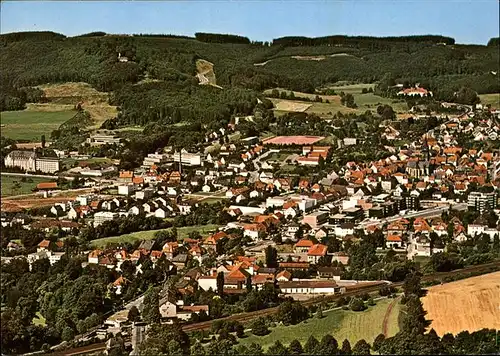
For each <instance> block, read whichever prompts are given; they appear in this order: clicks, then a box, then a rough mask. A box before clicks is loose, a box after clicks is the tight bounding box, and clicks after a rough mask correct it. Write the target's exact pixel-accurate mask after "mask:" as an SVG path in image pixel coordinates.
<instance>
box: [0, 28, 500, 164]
mask: <svg viewBox="0 0 500 356" xmlns="http://www.w3.org/2000/svg"><path fill="white" fill-rule="evenodd" d="M498 46H499V44H498V38H494V39H491V40H490V41H489V43H488V45H487V46H482V45H459V44H455V41H454V39H452V38H448V37H443V36H406V37H387V38H375V37H348V36H327V37H321V38H306V37H283V38H278V39H275V40H274V41H272V42H271V43H262V42H252V41H250V40H249V39H248V38H246V37H241V36H235V35H224V34H209V33H196V34H195V37H194V38H190V37H186V36H175V35H162V34H150V35H148V34H135V35H130V36H129V35H110V34H106V33H104V32H92V33H88V34H83V35H80V36H77V37H66V36H64V35H61V34H57V33H53V32H24V33H10V34H4V35H0V61H1V62H2V63H4V70H3V71H1V72H0V85H1V86H2V91H1V92H0V110H1V111H4V110H22V109H24V108H25V106H26V105H25V104H26V103H29V102H43V101H45V100H46V99H45V97H44V94H43V92H42V91H41V90H39V89H36V86H38V85H41V84H46V83H64V82H86V83H89V84H91V85H92V86H93V87H95V88H96V89H98V90H100V91H104V92H109V93H110V94H111V95H110V99H109V100H110V104H113V105H116V106H117V107H118V110H119V114H118V116H117V118H116V120H109V121H107V122H106V123H105V125H104V126H103V127H104V128H109V129H113V128H117V127H119V126H128V125H141V126H144V127H145V128H146V129H145V131H144V135H145V136H148V135H149V136H150V137H141V136H138V137H137V138H136V140H135V141H137V143H140V144H143V147H149V148H150V149H154V148H158V143H159V142H161V143H162V144H163V143H166V142H168V143H169V144H175V145H181V146H184V145H188V144H189V143H190V142H200V141H201V140H203V137H204V136H203V135H204V133H205V132H206V131H207V130H212V129H218V128H220V127H227V124H228V123H229V122H230V120H231V118H232V117H234V116H235V115H251V114H255V113H256V112H257V111H259V110H260V111H261V113H263V115H262V116H263V117H265V118H266V119H268V118H271V119H272V117H271V116H270V115H269V114H268V113H266V111H268V109H269V107H268V105H267V103H266V104H265V105H263V104H259V101H260V102H262V101H264V98H263V95H262V94H261V93H262V91H263V90H264V89H269V88H276V87H280V88H285V89H289V90H294V91H300V92H308V93H314V92H316V91H317V90H319V89H321V88H325V87H327V86H328V85H329V84H332V83H336V82H340V81H348V82H357V83H377V84H378V85H377V86H376V90H377V92H376V94H377V95H384V96H390V93H389V90H388V88H390V86H393V85H394V84H396V83H409V84H410V85H413V84H415V83H420V84H421V86H423V87H425V88H427V89H430V90H432V91H433V93H434V97H435V98H437V99H438V100H446V101H459V100H460V97H459V96H457V95H456V93H460V92H464V93H469V92H471V91H473V92H476V93H478V94H482V93H497V92H500V81H499V78H498V75H499V72H500V70H499V60H500V55H499V47H498ZM198 59H204V60H206V61H209V62H211V63H213V65H214V68H213V70H214V73H215V77H216V82H217V85H218V86H221V87H222V89H221V88H217V87H212V86H200V85H199V84H198V79H197V78H196V76H195V75H196V73H197V67H196V63H197V60H198ZM464 88H466V89H465V90H464ZM475 98H477V97H476V96H475ZM259 105H260V107H259ZM261 121H262V120H261ZM268 121H269V120H268ZM261 124H264V123H263V122H260V123H258V125H256V126H257V127H256V128H249V130H255V129H258V126H262V125H261ZM179 126H183V127H182V128H179ZM264 126H265V125H264ZM62 129H64V128H62ZM72 129H73V130H74V131H75V132H70V134H71V135H74V136H75V137H76V136H78V135H80V133H77V132H76V130H77V128H72ZM190 130H192V131H190ZM63 131H64V130H62V131H61V132H63ZM66 131H68V130H66ZM243 131H245V130H243ZM247 131H248V130H247ZM283 131H287V130H285V129H284V130H283ZM313 131H314V130H313ZM56 134H57V132H56ZM77 134H78V135H77ZM71 135H64V134H62V135H61V136H62V137H70V136H71ZM80 136H81V135H80ZM80 136H78V137H80ZM81 137H83V136H81ZM54 138H55V139H57V137H54ZM80 141H81V139H80ZM134 146H136V147H139V146H138V145H134ZM132 153H133V155H135V157H137V159H140V157H141V156H142V155H144V154H146V153H148V152H146V151H145V150H144V149H140V154H136V153H137V151H135V150H132ZM134 161H135V160H134Z"/></svg>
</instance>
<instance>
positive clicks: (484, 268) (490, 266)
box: [53, 261, 500, 356]
mask: <svg viewBox="0 0 500 356" xmlns="http://www.w3.org/2000/svg"><path fill="white" fill-rule="evenodd" d="M499 269H500V261H495V262H490V263H486V264H483V265H478V266H470V267H466V268H463V269H459V270H454V271H450V272H436V273H433V274H429V275H425V276H422V281H424V282H425V281H432V280H442V279H444V278H446V277H451V276H454V275H457V274H464V273H488V272H493V271H495V270H499ZM402 285H403V282H397V283H391V284H387V283H385V282H374V283H372V284H369V285H365V286H361V287H359V288H350V289H348V290H347V291H346V292H345V293H343V294H336V295H331V296H322V297H315V298H312V299H308V300H305V301H302V302H300V303H302V304H303V305H304V306H310V305H315V304H320V303H323V302H331V301H335V300H338V299H339V298H341V297H349V296H354V295H357V294H360V293H372V292H377V291H379V290H380V289H381V288H382V287H384V286H393V287H401V286H402ZM277 310H278V307H272V308H267V309H262V310H258V311H254V312H247V313H241V314H235V315H231V316H228V317H224V318H219V319H215V320H226V321H227V320H231V321H239V322H240V323H246V322H249V321H252V320H253V319H256V318H258V317H264V316H268V315H272V314H275V313H276V312H277ZM215 320H209V321H203V322H199V323H195V324H186V325H183V327H182V329H183V330H184V331H185V332H187V333H189V332H194V331H203V330H209V329H210V328H211V327H212V323H213V322H214V321H215ZM105 349H106V345H105V343H98V344H92V345H87V346H82V347H78V348H73V349H68V350H64V351H57V352H54V353H53V354H54V355H65V356H74V355H81V354H86V353H90V352H97V351H103V350H105Z"/></svg>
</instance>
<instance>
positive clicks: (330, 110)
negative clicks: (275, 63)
mask: <svg viewBox="0 0 500 356" xmlns="http://www.w3.org/2000/svg"><path fill="white" fill-rule="evenodd" d="M330 88H331V89H334V90H335V92H336V93H337V94H340V92H342V91H343V92H344V93H346V94H348V93H350V94H352V95H353V96H354V102H355V103H356V105H357V106H358V107H357V108H356V109H351V108H348V107H345V106H343V105H342V104H341V103H340V95H320V97H321V98H322V99H323V102H322V103H318V102H306V101H296V100H282V99H274V98H270V100H271V101H272V102H273V103H274V105H275V109H274V113H275V115H277V116H280V115H283V114H285V113H287V112H290V111H298V112H302V111H304V112H306V113H308V114H316V115H319V116H321V117H328V116H332V115H333V114H335V113H337V112H341V113H343V114H349V113H358V114H361V113H364V112H365V111H367V110H370V111H373V112H375V111H376V110H377V107H378V106H379V105H385V104H387V105H390V106H392V108H393V109H394V111H396V112H398V113H404V112H406V111H407V110H408V107H407V105H406V102H405V101H403V100H393V99H389V98H383V97H381V96H377V95H375V94H373V93H366V94H362V93H361V90H363V88H373V84H355V85H345V86H334V87H330ZM279 90H281V89H279ZM270 92H271V90H266V91H264V94H265V93H270ZM287 92H289V91H287ZM294 95H295V96H296V97H306V98H310V99H314V98H315V97H316V94H307V93H301V92H294ZM326 100H328V101H329V103H326ZM307 105H310V106H309V107H308V108H307V109H305V110H304V107H306V106H307Z"/></svg>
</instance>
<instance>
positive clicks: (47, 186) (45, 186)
mask: <svg viewBox="0 0 500 356" xmlns="http://www.w3.org/2000/svg"><path fill="white" fill-rule="evenodd" d="M55 188H57V182H42V183H38V184H37V185H36V189H55Z"/></svg>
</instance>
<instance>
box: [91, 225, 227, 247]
mask: <svg viewBox="0 0 500 356" xmlns="http://www.w3.org/2000/svg"><path fill="white" fill-rule="evenodd" d="M218 227H219V225H195V226H186V227H180V228H178V229H177V233H178V237H179V238H180V239H183V238H185V237H187V236H188V235H189V233H190V232H193V231H198V232H199V233H200V235H202V236H203V235H208V234H209V233H210V232H212V231H215V230H216V229H217V228H218ZM157 231H160V230H149V231H138V232H133V233H131V234H126V235H121V236H112V237H104V238H102V239H97V240H93V241H92V243H91V244H92V247H96V248H101V247H105V246H106V245H107V244H111V243H126V242H128V243H132V242H134V241H137V240H152V239H154V235H155V233H156V232H157Z"/></svg>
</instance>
